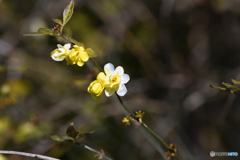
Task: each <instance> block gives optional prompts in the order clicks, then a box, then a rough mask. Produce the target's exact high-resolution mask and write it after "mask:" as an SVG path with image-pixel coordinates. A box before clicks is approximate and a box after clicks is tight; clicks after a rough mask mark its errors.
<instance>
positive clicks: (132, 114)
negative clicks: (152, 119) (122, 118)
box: [116, 94, 169, 149]
mask: <svg viewBox="0 0 240 160" xmlns="http://www.w3.org/2000/svg"><path fill="white" fill-rule="evenodd" d="M116 95H117V94H116ZM117 98H118V100H119V102H120V103H121V105H122V106H123V108H124V109H126V110H127V111H128V113H129V114H130V116H131V117H132V118H134V119H135V120H137V121H138V118H137V117H136V116H135V114H134V113H133V112H132V111H131V110H130V109H128V107H127V106H126V105H125V104H124V103H123V101H122V99H121V98H120V96H119V95H117ZM141 124H142V126H143V127H145V128H146V129H147V130H148V131H149V132H150V133H151V134H152V135H153V136H154V137H156V138H157V139H158V140H159V141H160V142H161V143H162V144H163V145H164V146H165V147H166V148H167V149H169V147H168V145H167V144H166V143H165V142H164V140H163V139H162V138H160V137H159V136H158V135H157V134H156V133H155V132H154V131H153V130H152V129H151V128H149V127H148V126H147V125H146V124H145V123H144V122H142V123H141Z"/></svg>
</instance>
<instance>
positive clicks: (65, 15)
mask: <svg viewBox="0 0 240 160" xmlns="http://www.w3.org/2000/svg"><path fill="white" fill-rule="evenodd" d="M73 8H74V0H71V2H70V3H69V4H68V5H67V7H66V8H65V9H64V11H63V25H62V26H64V25H65V24H66V23H67V22H68V21H69V20H70V18H71V17H72V14H73Z"/></svg>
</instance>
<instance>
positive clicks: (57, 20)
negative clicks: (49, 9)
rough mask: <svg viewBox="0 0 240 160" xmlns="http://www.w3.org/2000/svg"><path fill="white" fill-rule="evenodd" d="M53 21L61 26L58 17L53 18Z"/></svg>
mask: <svg viewBox="0 0 240 160" xmlns="http://www.w3.org/2000/svg"><path fill="white" fill-rule="evenodd" d="M53 22H55V23H57V24H59V25H60V26H62V25H63V24H62V21H61V20H60V19H53Z"/></svg>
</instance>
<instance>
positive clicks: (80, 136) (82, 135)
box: [75, 131, 95, 140]
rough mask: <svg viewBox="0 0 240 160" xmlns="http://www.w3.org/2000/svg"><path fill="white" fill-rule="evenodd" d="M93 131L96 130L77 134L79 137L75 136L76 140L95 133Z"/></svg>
mask: <svg viewBox="0 0 240 160" xmlns="http://www.w3.org/2000/svg"><path fill="white" fill-rule="evenodd" d="M93 133H95V131H92V132H88V133H82V134H79V135H77V137H76V138H75V140H77V139H79V138H82V137H86V136H88V135H91V134H93Z"/></svg>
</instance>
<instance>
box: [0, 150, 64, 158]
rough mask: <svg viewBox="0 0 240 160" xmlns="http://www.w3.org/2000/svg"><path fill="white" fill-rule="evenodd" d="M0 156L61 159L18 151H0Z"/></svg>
mask: <svg viewBox="0 0 240 160" xmlns="http://www.w3.org/2000/svg"><path fill="white" fill-rule="evenodd" d="M0 154H15V155H21V156H26V157H33V158H39V159H43V160H60V159H56V158H51V157H47V156H43V155H39V154H32V153H25V152H18V151H3V150H0Z"/></svg>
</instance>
